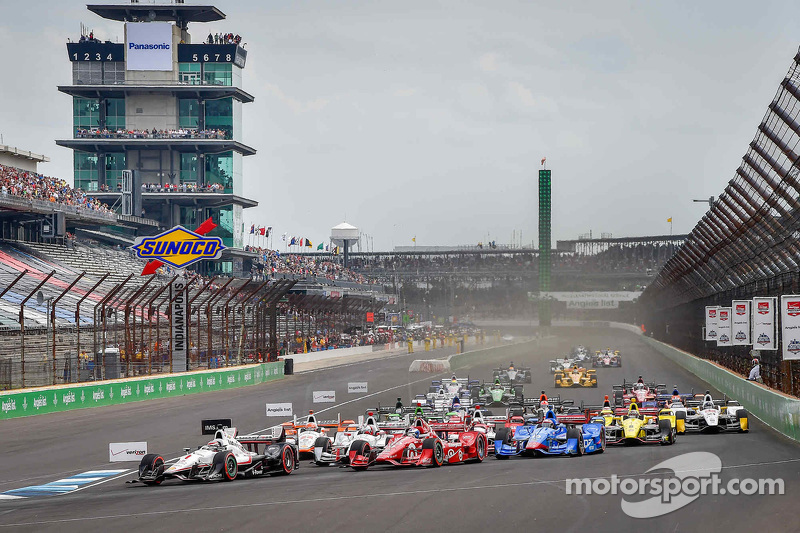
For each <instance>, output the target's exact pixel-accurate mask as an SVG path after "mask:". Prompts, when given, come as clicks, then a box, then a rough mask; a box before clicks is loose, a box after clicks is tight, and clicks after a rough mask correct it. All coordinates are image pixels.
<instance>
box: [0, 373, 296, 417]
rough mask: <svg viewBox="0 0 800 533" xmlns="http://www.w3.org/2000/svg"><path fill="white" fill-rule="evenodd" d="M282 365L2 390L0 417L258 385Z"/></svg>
mask: <svg viewBox="0 0 800 533" xmlns="http://www.w3.org/2000/svg"><path fill="white" fill-rule="evenodd" d="M283 367H284V364H283V361H280V362H277V363H260V364H255V365H248V366H241V367H235V368H225V369H217V370H201V371H197V372H186V373H182V374H168V375H165V376H158V377H156V376H146V377H141V378H130V379H122V380H113V381H97V382H94V383H87V384H84V385H71V386H56V387H43V388H38V389H33V390H31V389H28V390H24V391H15V392H6V393H0V420H6V419H10V418H19V417H23V416H35V415H43V414H48V413H57V412H63V411H72V410H74V409H86V408H90V407H102V406H106V405H120V404H125V403H130V402H140V401H145V400H156V399H161V398H173V397H177V396H185V395H186V394H195V393H198V392H211V391H217V390H226V389H233V388H237V387H245V386H248V385H257V384H259V383H264V382H266V381H272V380H276V379H281V378H282V377H283Z"/></svg>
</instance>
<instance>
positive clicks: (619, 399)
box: [614, 390, 625, 405]
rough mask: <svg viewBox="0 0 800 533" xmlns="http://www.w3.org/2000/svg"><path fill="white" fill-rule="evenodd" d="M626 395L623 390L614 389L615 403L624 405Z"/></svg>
mask: <svg viewBox="0 0 800 533" xmlns="http://www.w3.org/2000/svg"><path fill="white" fill-rule="evenodd" d="M623 398H624V396H623V392H622V391H621V390H615V391H614V405H622V404H623V403H624V401H625V400H624V399H623Z"/></svg>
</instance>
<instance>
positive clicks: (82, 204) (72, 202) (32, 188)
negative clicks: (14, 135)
mask: <svg viewBox="0 0 800 533" xmlns="http://www.w3.org/2000/svg"><path fill="white" fill-rule="evenodd" d="M0 187H2V188H4V189H5V190H6V191H7V194H10V195H11V196H17V197H20V198H25V199H28V200H43V201H49V202H52V203H56V204H61V205H67V206H73V207H77V208H79V209H87V210H90V211H98V212H103V213H113V211H111V210H110V209H109V208H108V206H107V205H106V204H103V203H101V202H100V201H98V200H97V199H95V198H91V197H89V196H87V195H86V193H84V192H83V191H82V190H80V189H73V188H72V187H70V186H69V184H67V182H66V181H64V180H60V179H57V178H50V177H47V176H43V175H41V174H37V173H35V172H30V171H28V170H23V169H19V168H16V167H7V166H5V165H0Z"/></svg>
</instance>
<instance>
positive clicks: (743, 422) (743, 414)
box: [736, 409, 750, 433]
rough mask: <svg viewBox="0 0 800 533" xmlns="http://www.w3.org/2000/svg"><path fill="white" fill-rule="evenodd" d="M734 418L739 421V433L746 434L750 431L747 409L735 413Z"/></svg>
mask: <svg viewBox="0 0 800 533" xmlns="http://www.w3.org/2000/svg"><path fill="white" fill-rule="evenodd" d="M736 418H738V419H739V432H741V433H747V432H749V431H750V418H749V416H748V413H747V409H739V410H738V411H736Z"/></svg>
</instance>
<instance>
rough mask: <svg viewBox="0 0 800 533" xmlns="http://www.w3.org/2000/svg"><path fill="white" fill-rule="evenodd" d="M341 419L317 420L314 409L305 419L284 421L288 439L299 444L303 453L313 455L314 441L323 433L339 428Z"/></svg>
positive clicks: (295, 418)
mask: <svg viewBox="0 0 800 533" xmlns="http://www.w3.org/2000/svg"><path fill="white" fill-rule="evenodd" d="M339 424H340V421H339V420H326V421H323V422H317V417H316V416H315V415H314V411H309V412H308V416H306V418H305V420H298V419H297V417H294V419H293V420H292V421H291V422H284V423H283V424H282V426H283V427H285V428H286V439H287V440H289V441H290V442H292V441H293V442H294V443H295V444H297V447H298V449H299V450H300V454H301V455H311V454H313V453H314V443H315V442H316V441H317V439H318V438H319V437H321V436H323V435H327V434H328V431H329V430H337V429H338V427H339Z"/></svg>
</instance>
